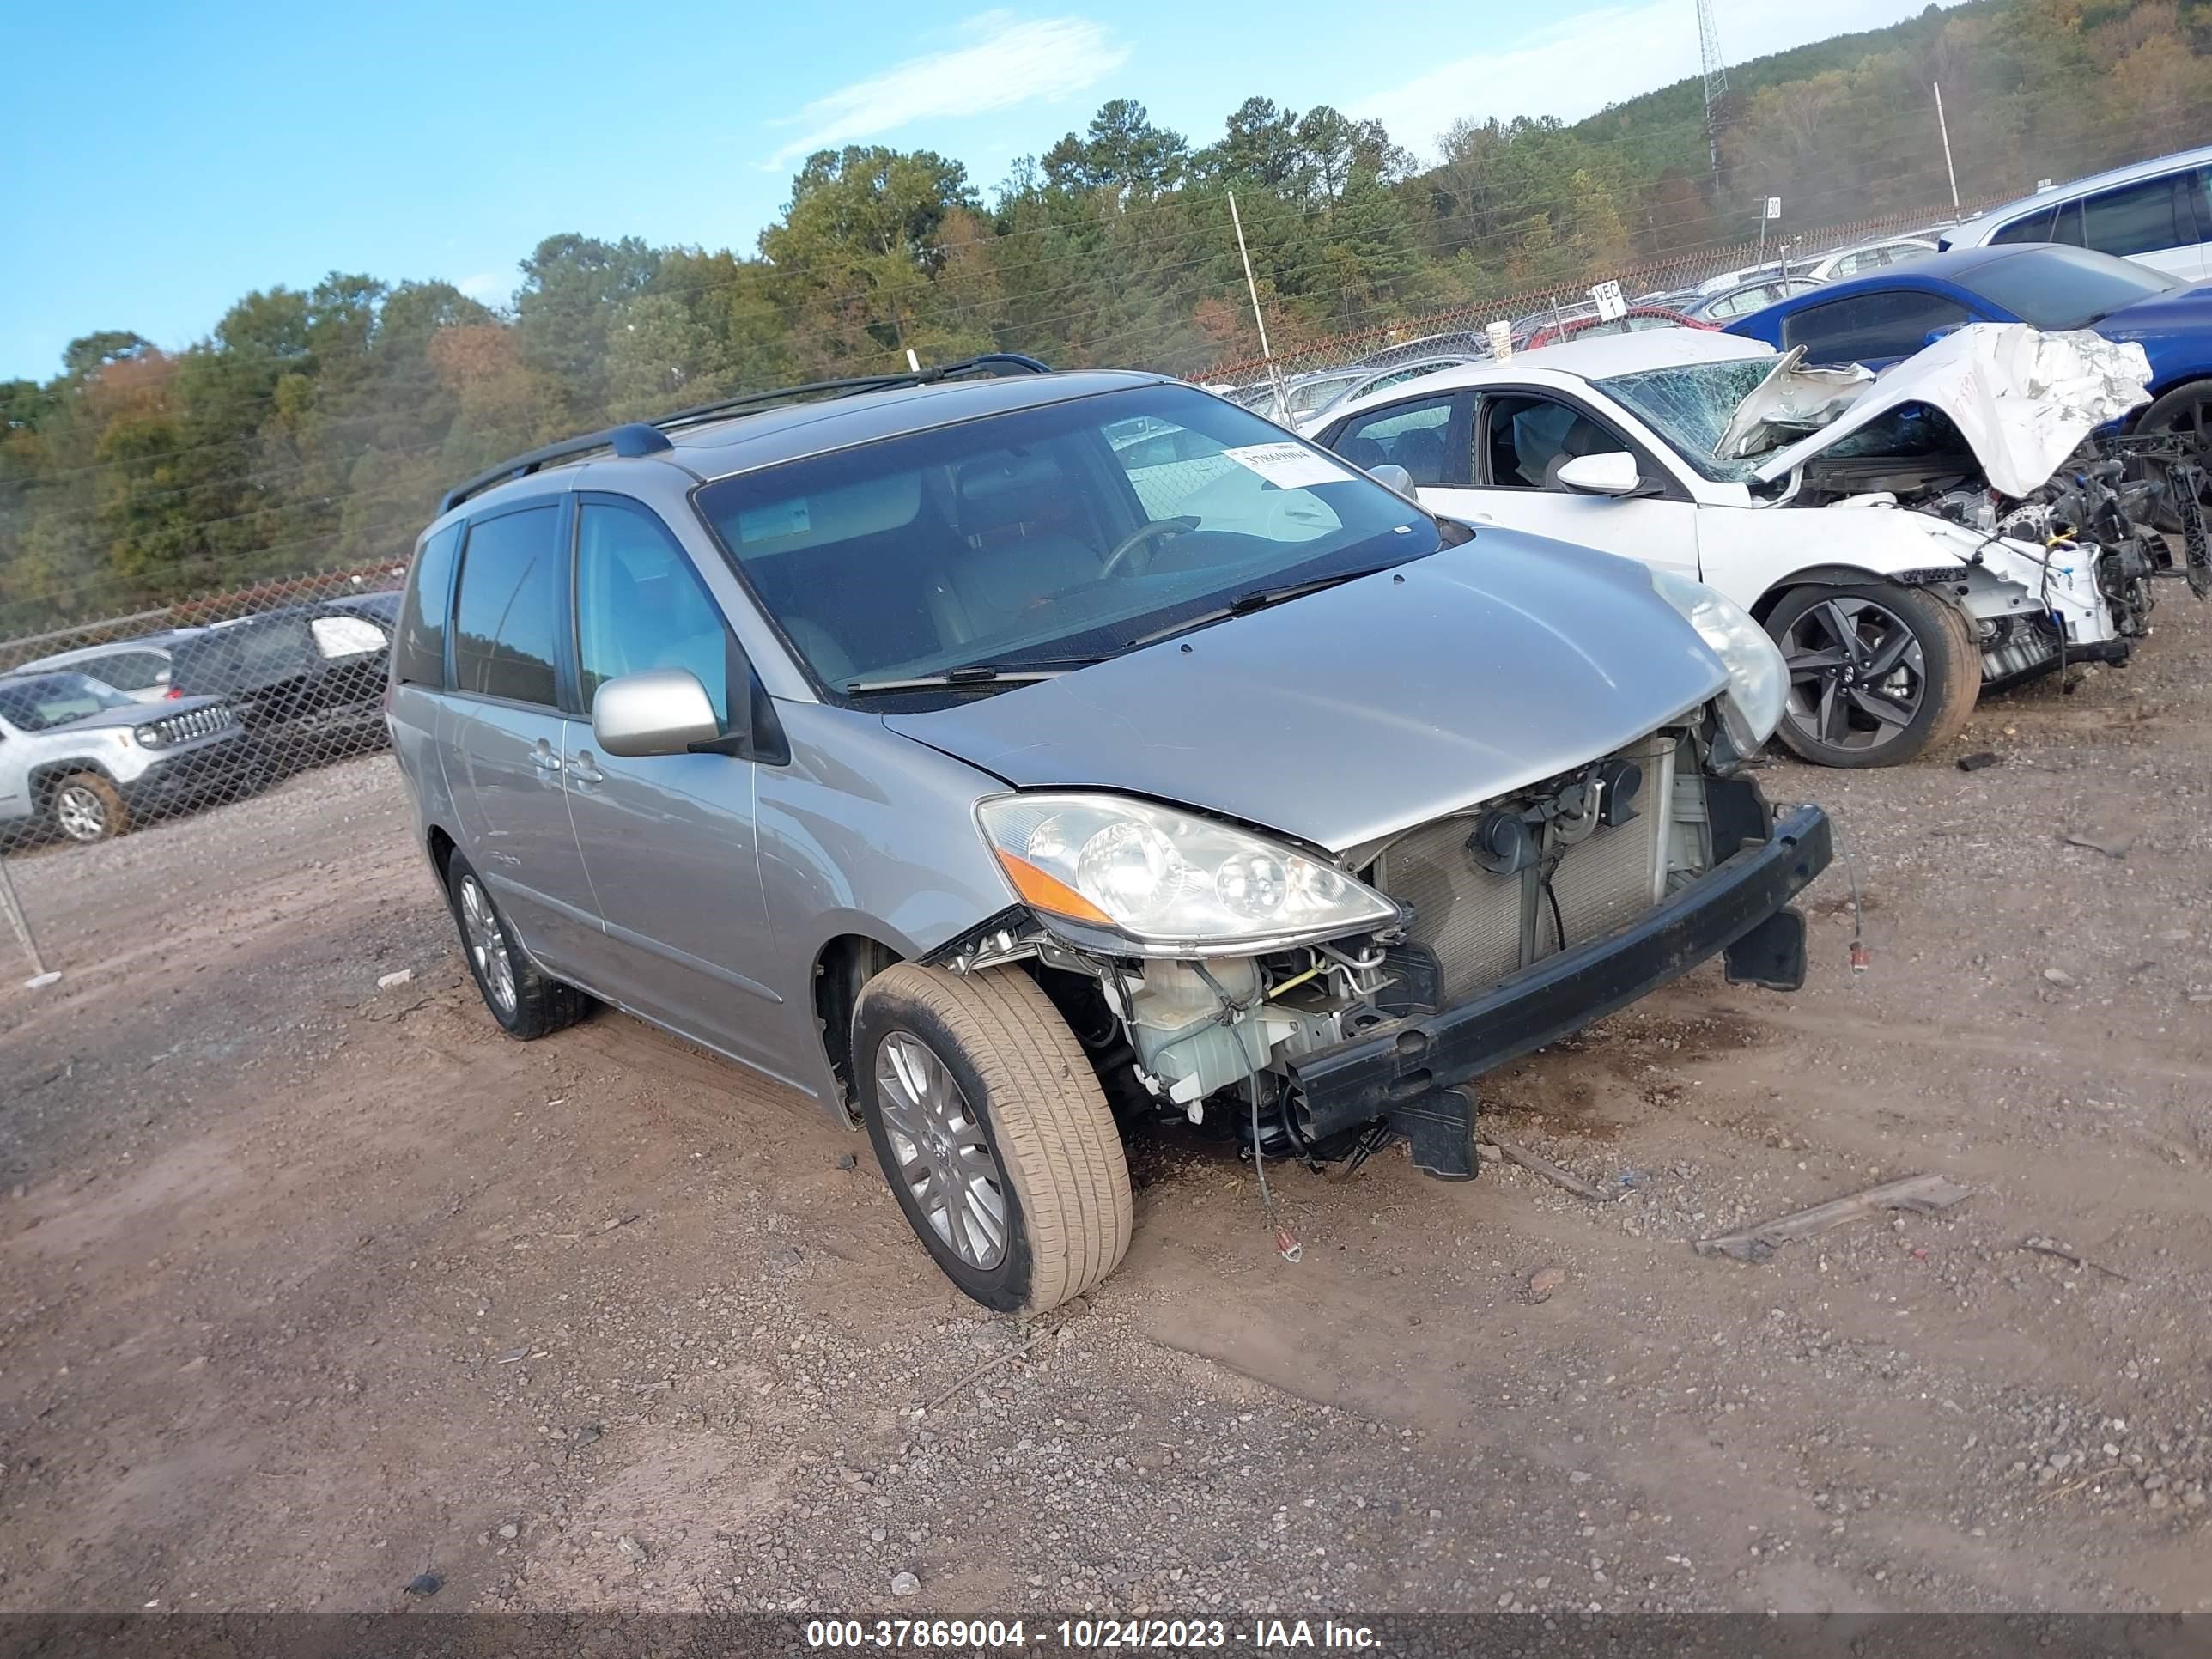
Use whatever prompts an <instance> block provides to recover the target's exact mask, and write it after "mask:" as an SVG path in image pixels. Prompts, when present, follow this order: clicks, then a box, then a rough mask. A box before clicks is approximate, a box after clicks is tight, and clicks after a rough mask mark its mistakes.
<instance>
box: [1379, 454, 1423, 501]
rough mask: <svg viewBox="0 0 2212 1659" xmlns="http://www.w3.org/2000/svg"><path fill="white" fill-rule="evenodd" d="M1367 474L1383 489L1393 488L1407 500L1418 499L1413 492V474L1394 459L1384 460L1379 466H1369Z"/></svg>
mask: <svg viewBox="0 0 2212 1659" xmlns="http://www.w3.org/2000/svg"><path fill="white" fill-rule="evenodd" d="M1367 476H1368V477H1370V478H1372V479H1374V480H1375V482H1376V483H1379V484H1381V485H1382V486H1383V488H1384V489H1394V490H1395V491H1396V492H1397V493H1398V494H1399V495H1403V496H1404V497H1405V498H1406V499H1407V501H1419V499H1420V497H1419V496H1418V495H1415V494H1414V493H1413V474H1412V473H1410V472H1408V471H1406V469H1405V468H1404V467H1402V466H1400V465H1398V464H1397V463H1396V462H1395V461H1385V462H1383V465H1380V466H1370V467H1369V468H1368V469H1367Z"/></svg>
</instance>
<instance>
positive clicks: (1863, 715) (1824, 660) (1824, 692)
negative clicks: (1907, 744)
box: [1782, 596, 1928, 749]
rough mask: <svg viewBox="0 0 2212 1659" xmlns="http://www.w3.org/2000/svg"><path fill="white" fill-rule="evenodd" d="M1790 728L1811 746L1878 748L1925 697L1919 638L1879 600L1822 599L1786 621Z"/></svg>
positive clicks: (1784, 645)
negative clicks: (1792, 727) (1787, 627)
mask: <svg viewBox="0 0 2212 1659" xmlns="http://www.w3.org/2000/svg"><path fill="white" fill-rule="evenodd" d="M1782 655H1783V658H1784V660H1785V661H1786V662H1787V663H1788V664H1789V667H1790V703H1789V710H1788V718H1789V720H1790V723H1791V724H1792V725H1793V726H1796V729H1797V730H1798V731H1799V732H1802V733H1803V734H1804V735H1805V736H1806V737H1807V738H1810V739H1812V740H1813V741H1814V742H1815V743H1822V744H1828V745H1829V746H1831V747H1832V748H1838V749H1880V748H1881V747H1883V746H1884V745H1885V744H1890V743H1893V742H1894V741H1895V740H1896V739H1897V738H1898V736H1899V733H1901V732H1904V730H1905V728H1906V727H1907V726H1910V725H1911V724H1912V721H1913V719H1914V717H1915V716H1916V715H1917V714H1919V713H1920V708H1921V703H1922V701H1923V699H1924V698H1925V697H1926V696H1927V693H1928V671H1927V664H1926V662H1925V660H1924V659H1923V655H1922V653H1921V649H1920V641H1919V640H1918V639H1917V637H1916V636H1915V635H1914V634H1913V632H1912V629H1911V626H1910V625H1909V624H1908V623H1906V622H1905V618H1904V617H1900V616H1899V615H1898V613H1897V612H1896V611H1892V610H1890V609H1889V608H1888V607H1887V605H1883V604H1881V602H1880V601H1879V600H1876V599H1862V598H1858V597H1856V596H1839V597H1838V598H1836V599H1823V600H1822V601H1821V602H1820V604H1818V605H1814V607H1813V608H1812V609H1811V610H1809V611H1806V612H1805V614H1804V615H1803V616H1802V617H1798V618H1797V619H1796V621H1795V622H1793V623H1790V627H1789V629H1788V630H1787V631H1786V633H1785V634H1784V637H1783V641H1782Z"/></svg>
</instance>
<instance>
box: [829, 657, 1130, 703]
mask: <svg viewBox="0 0 2212 1659" xmlns="http://www.w3.org/2000/svg"><path fill="white" fill-rule="evenodd" d="M1105 660H1106V659H1105V658H1103V657H1054V658H1051V659H1048V660H1044V661H1037V662H1010V663H1006V664H999V663H988V662H971V663H966V664H963V665H961V666H960V667H958V668H946V669H941V670H939V671H938V672H936V673H934V674H909V675H907V676H904V677H902V678H898V679H888V680H853V681H850V682H848V684H847V685H846V686H845V695H846V696H848V697H865V696H867V695H869V693H871V692H875V691H935V690H941V689H942V688H944V687H945V686H948V685H951V686H961V685H1027V684H1032V683H1034V682H1035V681H1037V680H1056V679H1058V678H1060V677H1061V676H1062V675H1063V674H1072V673H1073V672H1074V671H1076V670H1077V669H1079V668H1089V667H1091V666H1092V665H1094V664H1097V663H1102V662H1104V661H1105Z"/></svg>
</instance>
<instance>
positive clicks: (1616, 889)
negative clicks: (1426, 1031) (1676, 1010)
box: [1375, 739, 1674, 1002]
mask: <svg viewBox="0 0 2212 1659" xmlns="http://www.w3.org/2000/svg"><path fill="white" fill-rule="evenodd" d="M1622 752H1623V753H1625V754H1626V755H1627V756H1628V757H1630V758H1632V759H1633V760H1635V761H1636V762H1637V763H1638V764H1639V765H1641V766H1642V767H1643V769H1644V787H1643V789H1642V791H1641V792H1640V793H1639V794H1638V797H1637V803H1636V804H1637V807H1638V811H1637V815H1636V817H1633V818H1632V819H1630V820H1629V822H1627V823H1624V824H1621V825H1620V826H1618V827H1617V828H1613V829H1603V828H1601V829H1597V830H1596V831H1595V832H1594V833H1593V834H1592V835H1591V836H1589V839H1588V840H1587V841H1583V842H1579V843H1577V845H1575V846H1573V847H1571V848H1567V849H1566V851H1565V854H1563V855H1562V856H1561V857H1560V859H1559V864H1558V866H1557V868H1556V869H1555V870H1554V871H1553V876H1552V884H1551V887H1552V891H1551V896H1547V895H1546V894H1545V892H1544V890H1543V883H1542V879H1541V876H1540V875H1539V873H1538V872H1536V871H1534V870H1528V871H1523V872H1521V873H1520V874H1518V875H1512V876H1497V875H1492V873H1491V872H1489V871H1487V870H1485V869H1484V868H1482V866H1480V865H1478V864H1477V863H1476V862H1475V861H1474V854H1472V853H1470V852H1468V847H1467V838H1468V835H1469V834H1470V833H1471V832H1472V831H1473V829H1474V824H1475V820H1476V818H1477V817H1479V816H1480V814H1479V813H1478V812H1474V811H1470V812H1466V813H1461V814H1456V815H1455V816H1453V817H1448V818H1438V819H1437V820H1436V822H1434V823H1426V824H1423V825H1422V826H1421V827H1420V828H1419V829H1413V830H1411V831H1408V832H1407V834H1406V835H1404V836H1401V837H1399V839H1398V840H1396V841H1395V842H1392V843H1391V844H1390V845H1389V848H1387V849H1386V850H1385V851H1384V852H1383V855H1382V857H1381V858H1379V859H1378V860H1376V866H1375V875H1376V882H1377V884H1379V885H1380V886H1381V887H1382V889H1383V891H1384V892H1386V893H1388V894H1389V895H1390V896H1391V897H1393V898H1395V899H1399V900H1402V901H1403V902H1406V903H1408V904H1410V905H1412V906H1413V927H1412V929H1411V931H1410V935H1409V936H1410V937H1411V939H1413V942H1414V943H1416V944H1418V945H1426V946H1427V947H1428V948H1429V949H1430V950H1431V951H1434V952H1435V953H1436V957H1437V966H1438V967H1439V968H1440V969H1442V970H1443V996H1444V999H1445V1000H1446V1001H1448V1002H1449V1001H1457V1000H1461V999H1462V998H1464V997H1466V996H1468V994H1471V993H1473V992H1474V991H1477V990H1479V989H1480V988H1481V987H1484V986H1486V985H1489V984H1492V983H1495V982H1496V981H1498V980H1501V979H1503V978H1504V977H1505V976H1506V975H1508V974H1510V973H1514V972H1516V971H1517V970H1518V969H1521V968H1522V967H1524V966H1526V965H1528V963H1534V962H1536V961H1539V960H1541V958H1542V957H1547V956H1550V955H1551V954H1552V953H1553V952H1554V951H1557V950H1558V949H1559V936H1560V934H1561V933H1562V932H1564V933H1565V936H1566V943H1567V944H1569V945H1579V944H1582V943H1583V941H1584V940H1586V939H1595V938H1597V937H1598V936H1599V935H1601V934H1603V933H1610V932H1612V931H1613V929H1614V928H1616V927H1621V926H1622V925H1623V924H1625V923H1627V922H1630V921H1634V920H1635V919H1636V918H1637V917H1638V915H1642V914H1643V913H1644V911H1645V910H1647V909H1649V908H1651V906H1652V905H1653V904H1654V903H1655V902H1656V898H1657V894H1658V890H1659V883H1660V869H1659V864H1660V856H1661V852H1662V845H1663V837H1664V834H1665V830H1666V827H1667V821H1668V811H1669V807H1670V804H1671V800H1672V797H1673V782H1674V778H1673V764H1672V761H1673V754H1674V750H1673V747H1672V745H1671V744H1667V743H1665V742H1663V741H1660V740H1657V739H1652V740H1648V741H1646V742H1644V743H1641V744H1635V745H1633V746H1632V747H1631V748H1629V749H1627V750H1624V751H1622ZM1553 897H1556V898H1557V899H1558V901H1559V914H1558V916H1557V917H1556V918H1554V916H1553V911H1552V898H1553Z"/></svg>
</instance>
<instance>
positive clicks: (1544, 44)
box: [1350, 0, 1948, 159]
mask: <svg viewBox="0 0 2212 1659" xmlns="http://www.w3.org/2000/svg"><path fill="white" fill-rule="evenodd" d="M1925 3H1926V0H1814V3H1812V4H1807V5H1796V6H1778V5H1775V4H1773V3H1771V0H1719V3H1718V4H1717V8H1716V10H1717V18H1716V22H1717V26H1718V27H1719V30H1720V37H1721V50H1722V52H1723V54H1724V56H1725V58H1726V59H1727V61H1728V62H1729V63H1731V64H1740V63H1743V62H1745V61H1747V59H1750V58H1762V57H1765V55H1766V54H1767V53H1769V52H1782V51H1784V50H1786V49H1787V48H1789V47H1791V46H1803V45H1805V44H1806V43H1807V42H1808V41H1813V40H1826V38H1827V37H1828V36H1830V35H1832V34H1849V33H1854V32H1855V31H1857V30H1859V29H1872V28H1881V27H1883V26H1884V25H1886V24H1889V23H1894V22H1897V21H1899V20H1900V19H1903V18H1906V17H1910V16H1912V15H1914V14H1916V13H1917V12H1918V11H1920V10H1921V9H1923V6H1924V4H1925ZM1947 3H1948V0H1947ZM1698 70H1699V63H1698V25H1697V13H1696V11H1695V9H1694V8H1692V6H1691V5H1689V4H1688V3H1687V0H1630V3H1626V4H1614V5H1607V6H1601V7H1599V8H1597V9H1593V10H1589V11H1585V12H1581V13H1578V14H1577V15H1575V16H1573V17H1571V18H1568V19H1566V20H1565V21H1561V22H1559V23H1556V24H1553V25H1552V26H1551V27H1547V28H1544V29H1541V30H1539V31H1537V32H1535V33H1532V34H1530V35H1528V36H1526V37H1523V38H1522V40H1520V41H1518V42H1517V43H1516V44H1515V45H1514V46H1511V47H1510V48H1509V49H1508V50H1505V51H1503V52H1475V53H1472V54H1470V55H1468V56H1467V57H1465V58H1455V59H1453V60H1452V61H1450V62H1449V63H1445V64H1440V65H1438V66H1437V68H1435V69H1431V70H1426V71H1425V72H1424V73H1423V74H1421V75H1419V76H1415V77H1414V78H1413V79H1412V80H1410V81H1407V82H1401V84H1399V85H1397V86H1395V87H1391V88H1386V89H1385V90H1383V91H1381V92H1377V93H1375V94H1372V95H1370V96H1369V97H1365V98H1361V99H1358V100H1354V101H1353V102H1352V105H1351V106H1350V107H1351V112H1352V113H1354V114H1358V115H1363V116H1372V117H1375V118H1378V119H1380V120H1381V121H1382V122H1383V125H1385V126H1387V127H1389V129H1390V134H1391V137H1394V138H1395V139H1397V141H1398V142H1399V143H1401V144H1404V145H1406V146H1407V148H1408V149H1413V150H1414V151H1415V152H1417V153H1418V154H1419V155H1422V156H1423V157H1424V158H1425V159H1432V158H1433V157H1434V155H1436V151H1437V142H1436V141H1437V139H1438V138H1440V137H1442V136H1443V132H1444V130H1445V129H1446V128H1447V127H1449V126H1450V125H1451V124H1452V123H1453V122H1454V121H1456V120H1458V119H1459V118H1462V116H1464V117H1467V118H1470V119H1473V120H1478V121H1479V120H1484V119H1486V118H1489V117H1491V116H1492V115H1496V116H1512V115H1556V116H1558V117H1559V118H1561V119H1562V120H1569V121H1573V120H1579V119H1581V118H1583V116H1586V115H1594V114H1595V113H1596V112H1598V111H1599V110H1601V109H1603V108H1604V107H1605V106H1607V104H1614V103H1619V102H1620V101H1621V100H1624V99H1628V98H1633V97H1635V96H1636V95H1637V94H1638V93H1644V92H1650V91H1651V90H1653V89H1654V88H1657V87H1662V86H1665V85H1667V84H1668V82H1673V81H1679V80H1681V79H1683V78H1684V77H1685V76H1693V75H1695V74H1697V73H1698Z"/></svg>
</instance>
